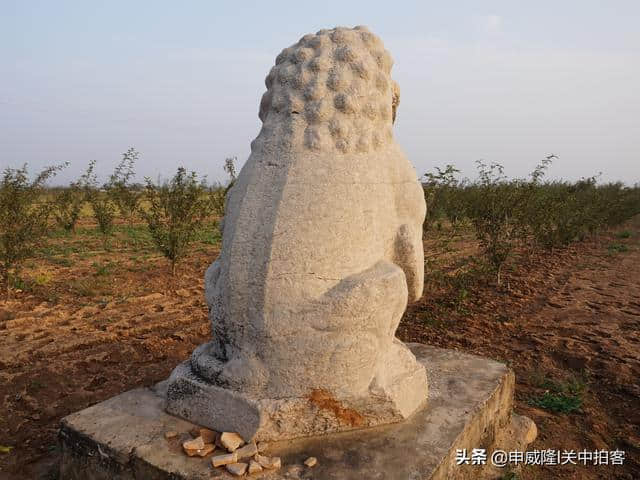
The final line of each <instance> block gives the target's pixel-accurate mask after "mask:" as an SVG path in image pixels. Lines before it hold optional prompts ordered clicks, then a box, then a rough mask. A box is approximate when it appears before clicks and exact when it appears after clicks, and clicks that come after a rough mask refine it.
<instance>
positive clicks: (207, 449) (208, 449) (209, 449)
mask: <svg viewBox="0 0 640 480" xmlns="http://www.w3.org/2000/svg"><path fill="white" fill-rule="evenodd" d="M215 449H216V446H215V445H214V444H213V443H205V444H204V447H202V448H201V449H200V450H198V451H197V452H196V455H198V456H199V457H206V456H207V455H209V454H210V453H213V451H214V450H215Z"/></svg>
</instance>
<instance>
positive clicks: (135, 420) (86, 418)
mask: <svg viewBox="0 0 640 480" xmlns="http://www.w3.org/2000/svg"><path fill="white" fill-rule="evenodd" d="M409 346H410V348H411V350H412V351H413V353H414V354H415V355H416V357H417V359H418V360H419V361H420V362H422V363H423V364H424V365H425V367H426V368H427V375H428V379H429V398H428V402H427V405H426V407H425V408H424V409H422V410H420V411H418V412H417V413H416V414H414V415H413V416H411V417H410V418H409V419H408V420H406V421H404V422H402V423H398V424H393V425H385V426H381V427H374V428H368V429H364V430H356V431H351V432H346V433H338V434H332V435H325V436H322V437H311V438H302V439H294V440H286V441H280V442H272V443H269V445H268V449H267V451H266V454H267V455H269V456H274V455H275V456H280V457H281V458H282V465H283V467H282V469H281V470H279V471H276V472H267V473H260V474H256V475H252V476H250V478H263V479H269V480H271V479H273V480H275V479H285V478H287V479H296V478H301V479H315V480H329V479H332V480H333V479H335V480H360V479H365V478H366V479H369V480H375V479H380V480H382V479H388V480H418V479H458V478H460V479H462V478H491V477H498V476H499V475H500V472H499V471H497V470H491V469H489V468H488V467H487V468H483V467H481V466H475V465H463V466H458V465H456V459H455V457H456V450H457V449H462V448H466V449H467V450H468V451H471V449H473V448H485V449H487V451H489V452H490V451H491V450H493V449H495V448H500V449H502V450H507V451H508V450H515V449H520V450H523V449H524V447H525V446H526V444H527V443H529V442H531V441H533V439H534V438H535V435H536V430H535V425H534V424H533V422H531V420H529V419H527V418H526V417H522V416H519V415H515V414H512V408H513V393H514V384H515V379H514V375H513V372H512V371H511V370H509V369H508V368H507V367H506V366H505V365H503V364H501V363H498V362H495V361H492V360H488V359H485V358H481V357H476V356H473V355H467V354H464V353H460V352H457V351H453V350H444V349H439V348H435V347H430V346H427V345H420V344H409ZM165 395H166V386H165V385H164V382H162V383H160V384H158V385H156V386H155V387H154V388H152V389H146V388H141V389H135V390H130V391H128V392H125V393H123V394H121V395H118V396H116V397H113V398H111V399H109V400H106V401H104V402H102V403H99V404H97V405H94V406H92V407H90V408H87V409H85V410H82V411H80V412H77V413H74V414H72V415H69V416H68V417H65V418H64V419H63V421H62V428H61V430H60V442H61V447H62V459H61V465H60V479H61V480H132V479H136V480H141V479H144V480H169V479H171V480H201V479H211V478H221V479H230V478H237V477H233V476H231V474H229V473H227V472H226V471H225V470H224V469H223V468H215V469H214V468H213V467H212V466H211V462H210V456H209V457H206V458H195V457H187V456H186V455H185V454H184V453H183V452H182V449H181V442H182V440H184V439H187V438H190V436H189V434H188V432H189V430H190V429H191V428H193V426H194V425H193V424H191V423H189V422H187V421H185V420H182V419H180V418H177V417H173V416H171V415H168V414H167V413H165V411H164V405H165ZM172 430H173V431H177V432H179V435H178V437H176V438H173V439H169V440H167V439H165V437H164V433H165V432H167V431H172ZM219 452H220V450H218V451H217V453H219ZM217 453H214V455H215V454H217ZM310 456H314V457H317V459H318V465H317V466H316V467H314V468H307V467H304V466H303V465H302V462H303V461H304V460H305V459H306V458H307V457H310ZM502 473H504V472H502Z"/></svg>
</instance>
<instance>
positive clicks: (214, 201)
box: [209, 157, 237, 217]
mask: <svg viewBox="0 0 640 480" xmlns="http://www.w3.org/2000/svg"><path fill="white" fill-rule="evenodd" d="M236 161H237V157H227V158H225V160H224V171H225V172H227V174H228V175H229V183H227V186H226V187H225V186H222V185H220V184H214V185H212V186H211V187H210V188H209V201H210V203H211V210H212V212H213V213H215V214H216V215H217V216H218V217H222V216H224V205H225V200H226V197H227V192H228V191H229V189H230V188H231V187H233V184H234V183H235V182H236V166H235V162H236Z"/></svg>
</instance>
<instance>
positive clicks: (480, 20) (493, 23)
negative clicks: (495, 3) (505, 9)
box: [474, 14, 503, 34]
mask: <svg viewBox="0 0 640 480" xmlns="http://www.w3.org/2000/svg"><path fill="white" fill-rule="evenodd" d="M502 23H503V22H502V17H501V16H500V15H494V14H492V15H478V16H476V17H475V18H474V24H475V26H476V29H477V30H478V31H480V32H481V33H485V34H495V33H499V32H500V31H501V30H502Z"/></svg>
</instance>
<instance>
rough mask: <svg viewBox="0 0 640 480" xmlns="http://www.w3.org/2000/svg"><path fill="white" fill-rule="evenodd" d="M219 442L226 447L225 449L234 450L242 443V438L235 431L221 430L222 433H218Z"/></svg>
mask: <svg viewBox="0 0 640 480" xmlns="http://www.w3.org/2000/svg"><path fill="white" fill-rule="evenodd" d="M220 443H222V446H223V447H224V448H226V449H227V451H229V452H234V451H235V450H237V449H238V447H240V446H241V445H242V444H244V440H243V439H242V437H241V436H240V435H238V434H237V433H234V432H222V435H220Z"/></svg>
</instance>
